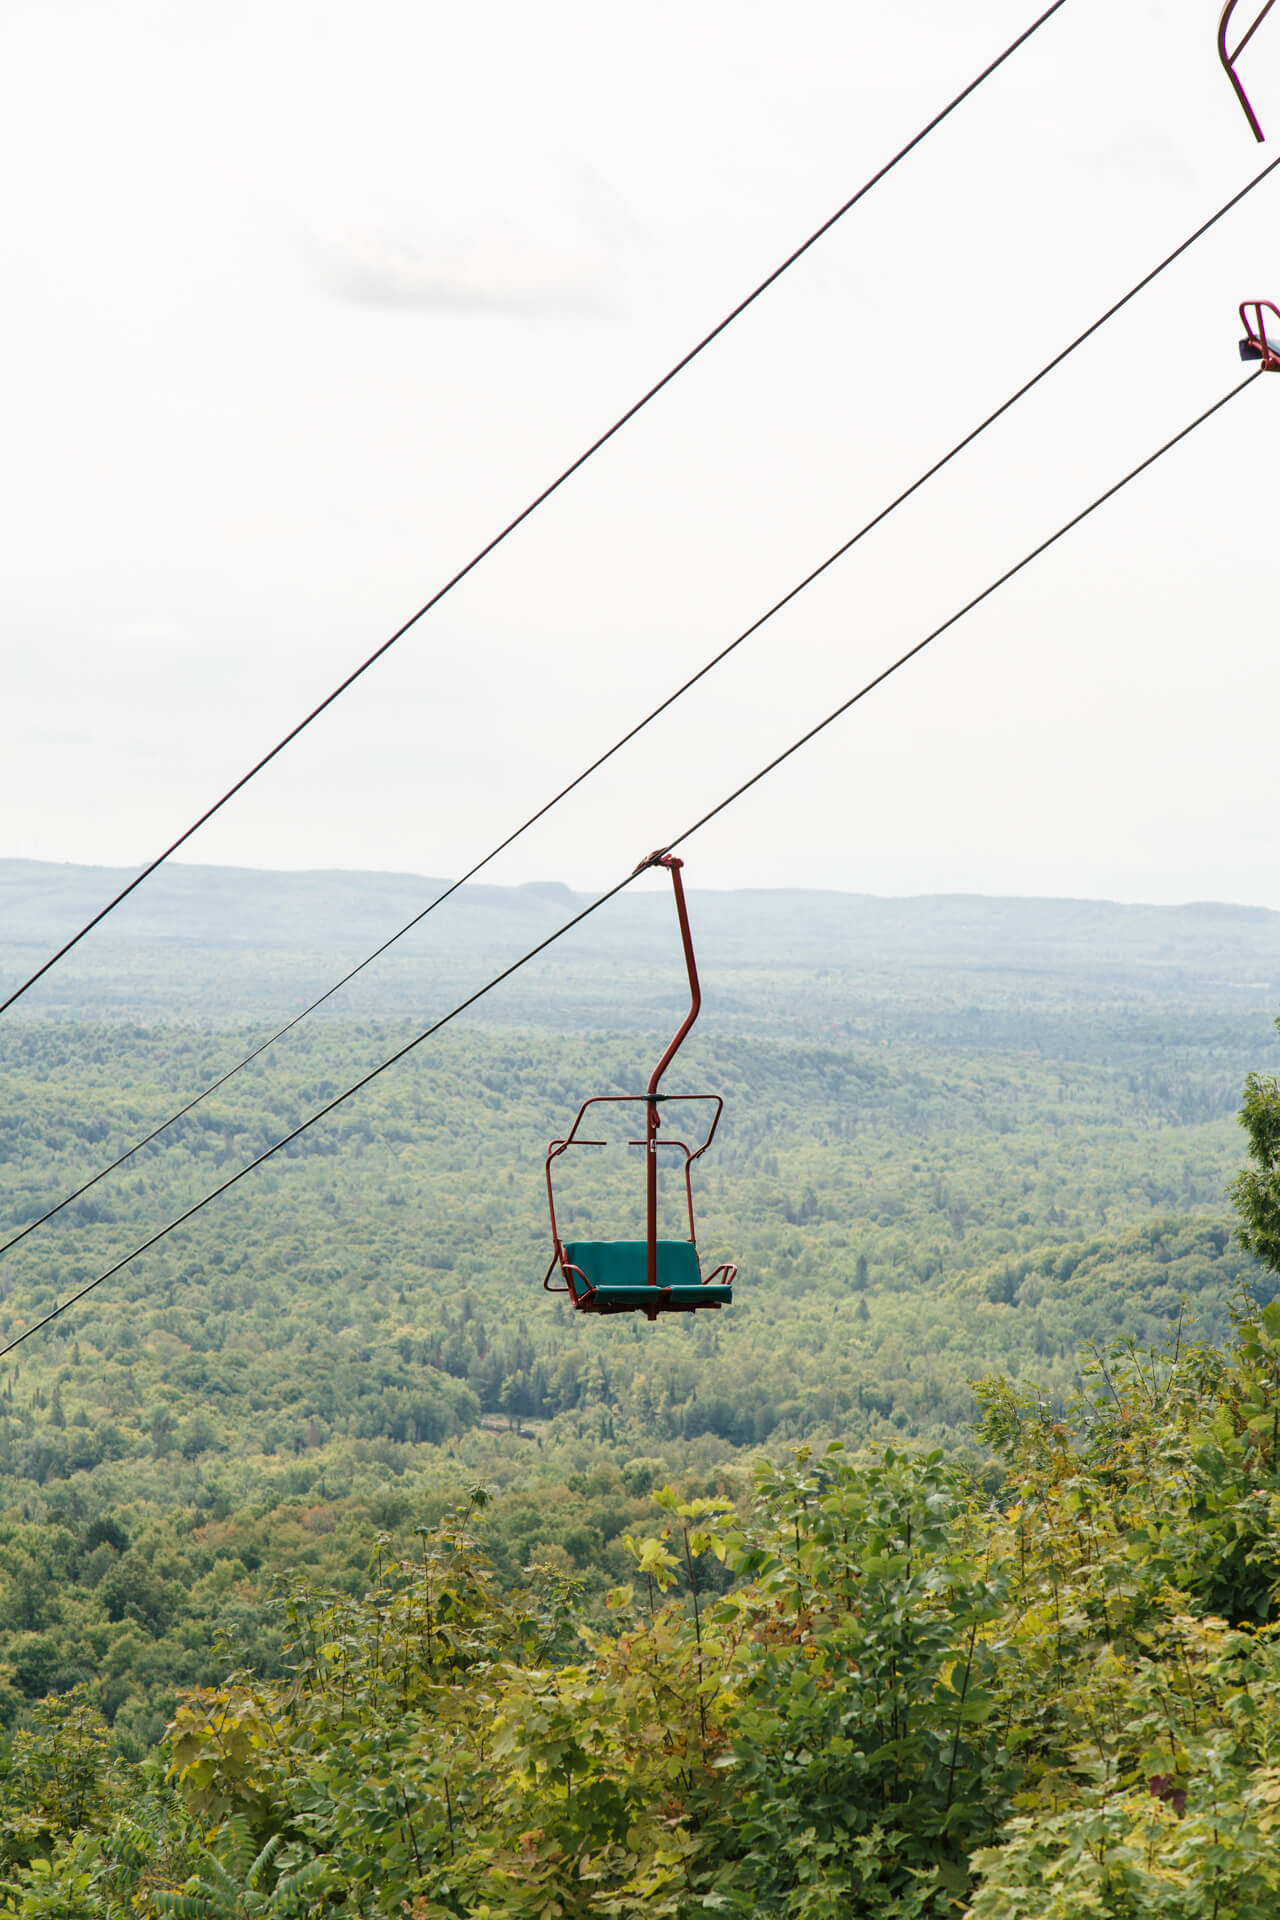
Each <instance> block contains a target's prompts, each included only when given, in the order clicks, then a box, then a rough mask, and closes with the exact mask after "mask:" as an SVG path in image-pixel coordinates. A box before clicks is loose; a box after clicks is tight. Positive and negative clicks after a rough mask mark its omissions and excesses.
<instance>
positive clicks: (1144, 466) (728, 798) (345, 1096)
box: [0, 367, 1264, 1360]
mask: <svg viewBox="0 0 1280 1920" xmlns="http://www.w3.org/2000/svg"><path fill="white" fill-rule="evenodd" d="M1263 372H1264V369H1263V368H1261V367H1260V368H1259V369H1258V370H1257V372H1255V373H1252V374H1250V375H1249V376H1248V378H1247V379H1245V380H1242V381H1241V382H1240V383H1239V385H1238V386H1235V387H1232V388H1231V389H1230V391H1229V392H1227V393H1225V394H1223V396H1222V398H1221V399H1220V400H1215V401H1214V403H1213V405H1212V406H1210V407H1206V408H1205V409H1204V411H1203V412H1202V413H1199V414H1197V415H1196V417H1195V419H1194V420H1192V421H1190V422H1189V424H1188V425H1187V426H1185V427H1183V428H1181V429H1180V431H1179V432H1177V433H1175V434H1174V435H1173V436H1172V438H1171V439H1168V440H1166V441H1165V442H1164V444H1163V445H1162V446H1160V447H1157V449H1156V451H1155V452H1154V453H1151V454H1148V455H1147V458H1146V459H1145V460H1142V461H1140V462H1139V463H1138V465H1137V466H1136V467H1132V468H1130V470H1129V472H1128V473H1126V474H1125V475H1124V477H1123V478H1122V479H1120V480H1117V481H1116V482H1115V484H1114V485H1113V486H1110V487H1108V488H1107V490H1106V491H1105V493H1100V494H1099V495H1098V496H1097V498H1096V499H1094V500H1092V501H1091V502H1090V504H1089V505H1088V506H1087V507H1084V508H1082V509H1081V511H1080V512H1079V513H1076V514H1073V515H1072V517H1071V519H1070V520H1067V521H1064V523H1063V525H1062V526H1060V527H1059V528H1058V530H1057V532H1056V533H1052V534H1050V535H1049V537H1048V538H1047V539H1046V540H1042V541H1041V542H1040V544H1039V545H1038V546H1036V547H1033V548H1032V550H1031V552H1030V553H1028V554H1026V555H1025V556H1024V557H1023V558H1022V559H1021V560H1019V561H1018V562H1017V563H1016V564H1015V565H1014V566H1012V567H1009V568H1008V569H1006V571H1005V572H1004V573H1002V574H1001V575H1000V576H999V578H998V579H996V580H993V581H992V582H991V584H990V585H989V586H987V587H984V588H983V590H982V592H981V593H977V594H975V595H974V596H973V598H972V599H971V600H968V601H966V603H965V605H964V606H963V607H961V608H960V610H959V612H957V613H953V614H952V615H951V617H950V619H948V620H944V621H943V622H942V624H941V626H938V627H935V628H934V629H933V631H932V633H929V634H926V636H925V638H924V639H923V640H920V641H917V643H916V645H915V646H914V647H910V648H909V649H908V650H907V652H906V653H903V654H900V655H899V656H898V658H897V659H896V660H894V661H893V662H892V663H891V664H890V665H889V666H887V667H885V668H884V669H883V670H882V671H881V672H880V673H878V674H876V676H875V678H874V679H872V680H868V681H867V682H866V684H865V685H864V686H862V687H860V688H859V690H858V692H857V693H855V694H853V695H851V697H850V698H849V699H848V700H844V701H842V702H841V704H840V705H839V706H838V707H835V708H833V710H832V711H831V712H830V713H829V714H827V715H826V717H825V718H824V719H822V720H820V721H818V723H817V725H816V726H813V727H810V728H809V730H808V732H807V733H803V734H801V736H800V738H799V739H798V740H794V741H792V743H791V745H790V746H789V747H786V748H784V750H783V751H782V752H781V753H779V754H776V755H775V756H774V758H773V759H772V760H770V761H769V762H768V763H767V764H766V765H765V766H763V767H761V768H760V770H759V771H758V772H757V773H754V774H752V776H751V778H750V779H749V780H744V781H743V782H742V783H741V785H740V786H737V787H735V788H734V789H733V791H732V792H731V793H728V794H726V795H725V797H724V799H723V800H720V801H718V802H717V804H716V805H715V806H714V807H711V808H709V809H708V811H707V812H706V813H704V814H702V815H701V816H700V817H699V818H698V819H697V820H695V821H694V822H693V823H692V825H690V826H687V827H685V828H683V829H682V830H681V831H680V832H679V833H678V834H677V835H676V836H675V838H674V839H672V840H670V841H668V842H667V844H666V846H665V847H660V848H659V849H658V851H657V853H655V854H652V855H650V856H649V858H648V859H646V860H644V861H642V862H641V864H640V865H639V866H638V867H637V868H635V869H634V871H633V872H631V873H629V874H627V875H626V876H625V878H623V879H621V880H619V881H617V882H616V884H615V885H614V886H612V887H610V888H609V890H608V891H607V892H606V893H602V894H601V895H600V896H599V897H598V898H597V899H595V900H593V901H591V902H590V904H589V905H587V906H585V907H583V908H582V910H581V911H580V912H578V913H575V914H574V915H573V916H572V918H571V919H569V920H566V921H565V922H564V924H563V925H562V926H560V927H557V928H556V930H555V932H554V933H549V934H548V935H547V936H546V938H545V939H544V940H539V942H538V943H537V945H536V946H534V947H530V948H529V950H528V952H527V953H524V954H522V955H521V956H520V958H519V959H518V960H513V961H512V962H511V965H510V966H509V967H504V968H503V970H502V972H501V973H497V974H495V975H494V976H493V978H492V979H490V980H487V981H486V982H485V984H484V985H483V986H482V987H477V988H476V991H475V992H474V993H472V994H468V996H467V998H466V999H465V1000H461V1001H459V1003H458V1005H457V1006H456V1007H453V1008H451V1009H450V1011H449V1012H448V1013H445V1014H442V1015H441V1017H440V1018H439V1019H438V1020H434V1021H432V1023H431V1025H430V1026H428V1027H424V1028H423V1030H422V1032H421V1033H418V1034H416V1035H415V1036H414V1038H413V1039H412V1040H408V1041H406V1042H405V1044H404V1045H403V1046H402V1047H398V1048H397V1049H396V1051H395V1052H394V1053H392V1054H390V1055H388V1057H387V1058H386V1059H385V1060H383V1061H382V1062H381V1063H380V1064H379V1065H378V1066H376V1067H371V1068H370V1070H369V1072H368V1073H365V1074H362V1075H361V1077H360V1078H359V1079H358V1080H356V1081H353V1083H352V1084H351V1086H349V1087H347V1088H346V1089H345V1090H344V1091H343V1092H342V1093H339V1094H335V1095H334V1097H333V1099H332V1100H327V1101H326V1102H325V1104H324V1105H323V1106H322V1107H319V1108H317V1110H316V1111H315V1112H314V1113H313V1114H311V1115H310V1116H309V1117H308V1118H307V1119H306V1120H303V1121H300V1122H299V1124H298V1125H297V1126H296V1127H293V1128H292V1129H291V1130H290V1131H289V1132H288V1133H286V1134H285V1135H284V1136H283V1138H281V1139H279V1140H277V1141H275V1142H274V1144H273V1145H272V1146H269V1147H267V1148H265V1149H264V1151H263V1152H262V1153H260V1154H258V1155H257V1156H256V1157H255V1158H254V1159H252V1160H250V1161H248V1162H247V1164H246V1165H245V1166H243V1167H240V1168H239V1169H238V1170H237V1171H236V1172H235V1173H233V1174H231V1175H230V1176H229V1177H228V1178H227V1179H226V1180H223V1181H221V1182H220V1183H219V1184H218V1185H217V1186H216V1187H214V1188H213V1189H212V1190H211V1191H210V1192H209V1193H206V1194H205V1195H204V1196H203V1198H201V1199H199V1200H196V1201H194V1202H193V1203H192V1205H191V1206H189V1207H186V1208H184V1210H183V1211H182V1212H181V1213H180V1214H178V1215H177V1216H176V1218H174V1219H173V1220H170V1221H169V1222H168V1224H167V1225H166V1226H163V1227H159V1228H157V1229H156V1231H155V1232H154V1233H153V1234H151V1235H149V1236H148V1238H147V1239H145V1240H143V1241H141V1242H140V1244H139V1245H138V1246H136V1247H134V1248H132V1249H131V1250H130V1252H128V1253H126V1254H124V1255H122V1256H121V1258H120V1259H119V1260H117V1261H115V1262H114V1263H113V1264H112V1265H111V1266H109V1267H108V1268H106V1270H105V1271H104V1272H102V1273H100V1274H99V1275H98V1277H97V1278H96V1279H95V1280H90V1281H89V1282H88V1284H87V1285H86V1286H83V1287H80V1288H79V1289H78V1290H77V1291H76V1292H75V1293H73V1294H72V1295H71V1296H70V1298H69V1299H67V1300H65V1301H62V1302H60V1303H58V1304H56V1305H55V1306H54V1307H53V1309H52V1311H51V1312H49V1313H47V1314H45V1315H43V1316H42V1318H41V1319H39V1320H36V1321H34V1322H33V1323H32V1325H31V1326H29V1327H27V1328H25V1329H24V1330H23V1332H22V1333H20V1334H18V1335H17V1337H16V1338H15V1339H13V1340H10V1341H9V1343H8V1345H7V1346H4V1347H0V1360H2V1359H4V1357H5V1355H6V1354H10V1353H12V1352H13V1350H14V1348H15V1347H20V1346H21V1345H22V1343H23V1341H24V1340H29V1339H30V1338H31V1336H32V1335H33V1334H35V1333H39V1332H40V1330H41V1329H42V1328H43V1327H47V1326H48V1325H49V1324H50V1323H51V1322H52V1321H54V1320H57V1319H59V1318H60V1317H61V1315H62V1314H64V1313H66V1312H68V1311H69V1309H70V1308H71V1307H74V1306H76V1305H77V1304H78V1303H79V1302H80V1301H81V1300H83V1299H84V1298H85V1297H86V1296H87V1295H88V1294H91V1293H92V1292H94V1290H95V1289H96V1288H97V1287H100V1286H102V1285H103V1283H104V1282H105V1281H107V1280H110V1279H113V1278H114V1276H115V1275H116V1274H117V1273H120V1272H122V1271H123V1269H124V1268H125V1267H127V1266H129V1265H130V1264H131V1263H132V1262H133V1261H134V1260H136V1259H138V1258H139V1256H140V1255H142V1254H144V1253H147V1252H148V1251H149V1250H150V1249H151V1248H152V1247H154V1246H156V1245H158V1243H159V1242H160V1241H161V1240H164V1239H165V1238H167V1236H168V1235H169V1234H171V1233H173V1232H174V1231H175V1229H176V1228H178V1227H181V1226H184V1225H185V1224H186V1222H187V1221H188V1220H191V1219H193V1218H194V1216H195V1215H196V1214H197V1213H200V1212H201V1211H202V1210H203V1209H204V1208H205V1207H207V1206H209V1205H210V1204H211V1202H212V1201H214V1200H217V1199H219V1198H220V1197H221V1196H222V1195H223V1194H224V1193H227V1192H228V1191H229V1190H230V1189H231V1188H232V1187H234V1186H235V1185H236V1184H237V1183H238V1182H239V1181H241V1180H243V1179H245V1178H246V1176H247V1175H248V1174H251V1173H253V1172H255V1171H256V1169H257V1168H258V1167H261V1166H263V1165H265V1163H266V1162H267V1161H268V1160H270V1159H272V1158H273V1157H274V1156H275V1155H276V1154H277V1153H280V1152H282V1151H283V1149H284V1148H285V1147H288V1146H292V1144H293V1142H294V1141H295V1140H298V1139H300V1138H301V1136H302V1135H303V1134H304V1133H306V1132H307V1131H308V1130H309V1128H311V1127H314V1126H315V1125H316V1124H317V1122H319V1121H321V1120H323V1119H325V1118H326V1117H327V1116H328V1115H329V1114H331V1113H332V1112H333V1111H334V1110H335V1108H337V1107H340V1106H342V1105H343V1104H344V1103H345V1102H346V1101H348V1100H350V1099H352V1098H353V1097H354V1095H356V1094H357V1093H360V1092H361V1091H362V1090H363V1089H364V1088H365V1087H367V1086H368V1085H369V1084H370V1083H371V1082H372V1081H374V1080H376V1079H377V1078H378V1077H379V1075H380V1074H383V1073H386V1072H387V1070H388V1068H390V1067H394V1066H395V1065H397V1063H398V1062H399V1061H401V1060H403V1059H405V1058H406V1057H407V1055H409V1054H411V1053H412V1052H413V1051H414V1049H415V1048H417V1047H420V1046H421V1045H422V1043H423V1042H424V1041H425V1040H429V1039H431V1037H432V1035H433V1034H437V1033H439V1032H440V1030H441V1029H442V1028H443V1027H447V1026H448V1025H449V1024H450V1023H451V1022H452V1021H454V1020H456V1019H457V1018H458V1016H459V1015H460V1014H463V1013H466V1012H467V1010H468V1009H469V1008H471V1007H474V1006H475V1005H476V1004H477V1002H478V1001H480V1000H483V999H484V998H485V996H486V995H487V994H490V993H492V992H493V990H494V989H495V987H499V986H501V985H502V984H503V982H504V981H506V980H509V979H511V977H512V975H513V974H516V973H518V972H519V971H520V970H521V968H522V967H525V966H527V965H528V964H529V962H530V961H531V960H534V959H536V958H537V956H538V955H539V954H540V953H545V952H546V951H547V949H548V948H549V947H552V946H554V945H555V944H556V942H557V941H559V940H562V939H563V938H564V936H565V935H566V934H567V933H571V932H572V931H573V929H574V928H575V927H578V926H581V925H582V922H583V921H584V920H588V919H590V917H591V915H592V914H593V913H598V912H599V910H600V908H601V907H603V906H605V905H607V903H608V902H609V901H610V900H613V899H616V897H617V896H618V894H620V893H622V892H623V891H624V890H625V889H626V888H627V887H629V886H630V885H631V883H632V881H633V880H635V879H636V877H637V876H638V875H639V874H641V873H643V872H645V871H646V869H647V868H648V867H649V866H651V865H652V864H653V862H654V861H655V860H656V859H658V858H659V857H660V856H661V855H662V854H665V853H669V852H670V851H671V849H672V848H673V847H678V846H681V845H683V843H684V842H685V841H686V840H690V839H692V837H693V835H694V834H695V833H699V832H701V830H702V828H703V827H705V826H706V825H708V823H709V822H710V821H712V820H714V819H715V818H716V817H717V816H718V815H719V814H722V813H723V812H724V811H725V810H726V808H728V807H731V806H733V805H734V803H735V802H736V801H738V800H740V799H741V798H742V796H743V795H744V794H745V793H749V792H750V790H751V789H752V787H755V786H757V785H758V784H759V782H760V781H762V780H764V779H766V778H767V777H768V775H769V774H771V773H773V772H774V771H775V770H776V769H777V768H778V767H780V766H781V765H782V764H783V762H784V761H786V760H789V759H790V758H791V756H792V755H793V754H795V753H799V751H800V749H801V748H802V747H806V746H808V745H809V743H810V741H812V740H815V739H816V738H817V736H818V735H819V734H820V733H822V732H824V731H825V729H826V728H827V727H829V726H831V725H832V724H833V722H835V721H836V720H838V719H840V717H841V716H842V715H843V714H846V713H848V712H849V710H850V708H851V707H855V706H857V704H858V702H859V701H860V700H865V699H866V697H867V695H868V694H869V693H872V692H874V691H875V689H876V688H877V687H880V686H883V685H884V682H885V681H886V680H888V679H890V678H891V676H892V675H893V674H895V673H897V672H898V671H899V670H900V669H901V668H902V667H904V666H906V664H907V662H908V661H909V660H914V659H915V658H916V656H917V654H920V653H923V652H924V650H925V648H926V647H928V646H931V645H932V644H933V642H934V641H935V640H937V639H939V638H940V636H941V635H942V634H944V633H946V632H948V631H949V630H950V628H952V627H954V626H955V625H956V624H957V623H958V622H959V621H961V620H963V619H964V617H965V615H966V614H969V613H972V611H973V610H974V608H975V607H979V606H981V605H982V603H983V602H984V601H985V600H989V599H990V598H991V596H992V594H994V593H996V592H998V591H999V589H1000V588H1001V587H1003V586H1005V585H1006V584H1007V583H1008V582H1009V581H1010V580H1012V579H1014V578H1015V577H1016V576H1017V575H1018V574H1020V573H1021V572H1022V571H1023V569H1024V568H1025V567H1029V566H1030V565H1031V563H1032V561H1034V560H1037V559H1039V558H1040V556H1041V555H1042V554H1045V553H1047V552H1048V551H1049V549H1050V548H1051V547H1053V546H1056V545H1057V543H1058V541H1059V540H1061V539H1063V538H1064V536H1065V535H1066V534H1068V533H1070V532H1071V531H1072V529H1073V528H1075V527H1078V526H1080V525H1081V523H1082V522H1083V521H1085V520H1087V519H1088V518H1089V517H1090V515H1091V514H1094V513H1096V512H1097V511H1098V509H1099V507H1102V506H1104V505H1105V504H1106V503H1107V502H1108V501H1109V500H1114V498H1115V497H1116V495H1117V494H1118V493H1120V492H1122V491H1123V489H1124V488H1125V487H1127V486H1128V485H1129V484H1130V482H1131V481H1133V480H1136V479H1137V478H1138V476H1139V475H1140V474H1143V473H1146V471H1147V470H1148V468H1150V467H1153V466H1154V465H1155V464H1156V462H1157V461H1158V460H1161V459H1163V457H1164V455H1165V454H1167V453H1169V452H1171V451H1172V449H1173V448H1174V447H1176V446H1179V445H1180V444H1181V443H1182V442H1183V441H1184V440H1186V439H1187V438H1188V437H1189V436H1190V435H1191V434H1193V433H1194V432H1195V431H1196V429H1197V428H1198V427H1202V426H1203V425H1204V424H1205V422H1206V421H1207V420H1211V419H1212V418H1213V416H1214V415H1215V414H1216V413H1219V412H1221V410H1222V409H1223V408H1224V407H1225V406H1227V405H1228V404H1229V402H1231V401H1232V400H1234V399H1236V398H1237V397H1238V396H1239V395H1240V394H1242V393H1243V392H1244V391H1245V389H1246V388H1247V387H1251V386H1252V385H1253V383H1254V381H1255V380H1259V379H1261V377H1262V374H1263Z"/></svg>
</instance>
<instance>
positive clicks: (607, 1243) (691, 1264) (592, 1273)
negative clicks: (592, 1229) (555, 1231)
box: [564, 1240, 702, 1287]
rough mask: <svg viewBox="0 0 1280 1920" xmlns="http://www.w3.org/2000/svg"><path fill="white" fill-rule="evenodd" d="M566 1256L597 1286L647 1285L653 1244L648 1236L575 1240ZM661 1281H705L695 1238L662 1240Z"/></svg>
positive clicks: (661, 1283) (670, 1284) (692, 1283)
mask: <svg viewBox="0 0 1280 1920" xmlns="http://www.w3.org/2000/svg"><path fill="white" fill-rule="evenodd" d="M564 1251H565V1258H566V1259H567V1260H568V1261H569V1263H570V1265H571V1266H574V1267H579V1268H581V1270H582V1272H583V1273H585V1274H586V1276H587V1279H588V1280H589V1281H590V1282H591V1284H592V1286H593V1287H643V1286H647V1285H648V1281H649V1247H648V1242H647V1241H644V1240H571V1241H566V1242H565V1249H564ZM657 1254H658V1285H659V1286H660V1287H697V1286H700V1285H701V1284H702V1273H701V1270H700V1268H699V1266H698V1249H697V1248H696V1247H695V1246H694V1244H693V1242H692V1240H659V1241H658V1244H657Z"/></svg>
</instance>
